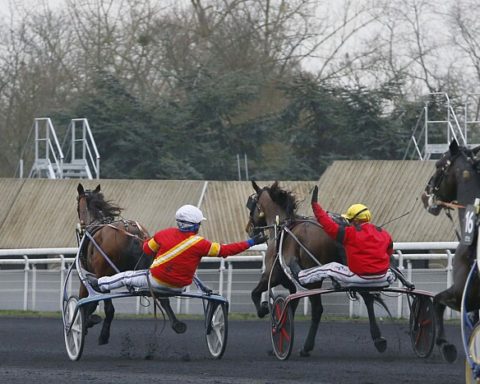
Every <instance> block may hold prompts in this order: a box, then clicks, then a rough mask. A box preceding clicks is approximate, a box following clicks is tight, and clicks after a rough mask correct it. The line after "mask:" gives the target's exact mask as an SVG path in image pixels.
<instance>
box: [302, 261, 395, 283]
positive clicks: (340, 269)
mask: <svg viewBox="0 0 480 384" xmlns="http://www.w3.org/2000/svg"><path fill="white" fill-rule="evenodd" d="M326 277H330V278H331V279H332V280H335V281H336V282H338V283H339V284H340V286H342V287H350V286H356V287H358V286H360V287H362V286H364V287H388V286H389V285H390V284H391V283H393V282H394V281H395V275H394V274H393V272H392V271H391V270H390V269H389V270H388V271H387V272H386V273H384V274H380V275H369V276H359V275H357V274H355V273H353V272H352V271H350V269H349V268H348V267H347V266H346V265H343V264H340V263H336V262H332V263H328V264H325V265H321V266H318V267H313V268H308V269H304V270H302V271H300V272H299V273H298V280H299V281H300V284H302V285H305V284H310V283H316V282H318V281H322V280H323V279H325V278H326Z"/></svg>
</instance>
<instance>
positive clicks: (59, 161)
mask: <svg viewBox="0 0 480 384" xmlns="http://www.w3.org/2000/svg"><path fill="white" fill-rule="evenodd" d="M39 122H45V123H46V130H45V138H44V139H40V138H39V136H38V129H39ZM34 125H35V163H36V162H37V161H38V160H39V159H40V157H39V153H38V152H39V150H38V141H40V140H45V143H46V147H45V152H46V153H45V157H44V159H45V160H47V161H48V162H50V163H51V161H50V158H49V155H50V153H51V155H52V156H53V159H54V161H55V165H56V171H57V172H56V173H57V174H58V175H57V176H58V178H60V179H61V178H62V175H63V160H64V156H63V151H62V147H61V146H60V143H59V141H58V138H57V134H56V133H55V129H54V128H53V124H52V120H51V119H50V118H49V117H38V118H35V120H34ZM50 135H51V136H52V137H53V140H54V143H55V146H53V144H52V140H51V139H50ZM48 149H50V151H48ZM57 153H58V154H59V156H58V157H57V155H56V154H57ZM35 163H34V166H35Z"/></svg>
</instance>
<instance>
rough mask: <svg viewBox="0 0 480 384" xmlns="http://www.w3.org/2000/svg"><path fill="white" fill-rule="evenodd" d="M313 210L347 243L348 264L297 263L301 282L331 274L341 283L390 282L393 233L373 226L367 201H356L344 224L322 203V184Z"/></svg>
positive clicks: (334, 235)
mask: <svg viewBox="0 0 480 384" xmlns="http://www.w3.org/2000/svg"><path fill="white" fill-rule="evenodd" d="M312 209H313V213H314V214H315V217H316V219H317V221H318V222H319V223H320V225H321V226H322V227H323V229H324V230H325V232H326V233H327V234H328V235H329V236H330V237H331V238H332V239H334V240H335V241H337V242H338V243H339V244H341V245H342V246H343V251H344V254H345V261H346V265H344V264H340V263H337V262H332V263H328V264H325V265H321V266H319V267H313V268H309V269H305V270H300V266H299V265H298V264H297V263H296V262H293V263H292V264H290V269H291V271H292V274H293V275H294V277H296V278H297V280H298V281H299V283H300V284H302V285H305V284H310V283H314V282H317V281H322V280H323V279H324V278H325V277H331V278H332V279H333V280H334V281H336V282H338V283H340V285H345V286H350V285H355V286H357V285H360V286H361V285H364V286H376V285H389V284H390V283H392V282H393V281H394V280H395V274H394V273H393V272H392V271H391V270H390V269H389V267H390V258H391V256H392V253H393V242H392V238H391V236H390V234H389V233H388V232H387V231H386V230H385V229H383V228H380V227H377V226H375V225H373V224H372V223H371V222H370V221H371V219H372V214H371V213H370V210H369V209H368V208H367V207H366V206H365V205H363V204H353V205H352V206H350V207H349V208H348V210H347V212H346V213H345V214H343V215H342V216H343V217H344V218H345V219H346V220H347V221H348V222H347V223H346V225H342V224H339V223H337V222H336V221H334V220H333V219H332V218H331V217H330V216H329V215H328V213H327V212H325V211H324V210H323V208H322V207H321V206H320V204H318V187H317V186H315V188H314V190H313V194H312Z"/></svg>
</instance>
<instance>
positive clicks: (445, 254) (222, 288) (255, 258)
mask: <svg viewBox="0 0 480 384" xmlns="http://www.w3.org/2000/svg"><path fill="white" fill-rule="evenodd" d="M457 245H458V243H457V242H442V243H427V242H424V243H395V244H394V250H395V253H394V258H395V259H396V260H397V261H398V267H399V269H400V270H401V271H403V272H404V273H405V275H406V277H407V279H408V280H410V281H412V282H414V283H415V284H416V286H417V288H420V289H424V290H429V291H431V292H433V293H437V292H440V291H442V290H444V289H446V288H448V287H449V286H450V285H451V284H452V281H453V276H452V270H453V267H452V259H453V255H454V250H455V249H456V247H457ZM265 249H266V247H265V245H260V246H256V247H253V248H251V250H253V251H257V252H258V254H253V255H252V254H250V252H249V254H248V255H247V254H245V255H237V256H230V257H227V258H226V259H222V258H204V259H203V260H202V263H201V265H200V268H199V270H198V274H199V276H200V277H201V278H202V280H204V281H205V282H206V284H207V285H209V286H210V287H211V288H213V289H214V290H216V291H218V292H219V293H220V294H222V295H224V296H225V297H226V298H227V299H228V300H229V301H230V309H231V311H233V312H247V313H249V312H250V313H251V312H253V310H254V308H253V305H252V303H251V300H250V292H251V290H252V289H253V287H254V286H255V285H256V284H257V283H258V280H259V277H260V274H261V273H262V271H263V269H264V264H263V258H264V252H265ZM413 252H414V253H413ZM432 252H434V253H432ZM76 253H77V248H40V249H3V250H0V276H1V277H0V309H19V310H47V311H58V310H59V309H60V308H61V306H62V299H63V296H62V294H63V286H64V281H65V275H66V272H67V270H68V267H69V265H70V264H71V263H73V262H74V257H73V256H74V255H75V254H76ZM46 255H48V256H50V257H42V258H35V256H46ZM7 257H8V258H7ZM418 261H428V262H438V261H440V262H441V263H442V265H441V266H437V267H435V268H432V267H429V268H414V267H413V264H414V263H415V262H418ZM212 263H213V264H216V266H217V268H214V269H212V268H211V265H212ZM253 264H254V266H252V265H253ZM18 266H22V268H18ZM39 266H43V267H44V268H43V269H40V268H39ZM12 267H13V268H12ZM73 280H75V281H73ZM79 284H80V282H79V281H78V279H70V280H69V287H68V291H69V294H76V293H77V292H78V287H79ZM327 284H328V283H327ZM15 287H16V288H15ZM276 291H277V292H279V293H283V292H285V293H287V292H286V291H285V290H283V288H276ZM335 295H337V294H332V297H331V296H330V295H328V297H325V299H324V304H325V307H326V313H332V312H333V313H336V314H343V315H347V316H350V317H357V316H360V317H363V316H365V315H366V313H365V309H364V306H363V305H362V304H361V303H360V302H356V301H351V300H350V301H349V300H345V296H344V294H339V295H340V296H339V295H337V296H335ZM47 296H48V297H50V298H51V299H50V301H48V302H47V301H46V300H47V299H46V298H47ZM2 297H3V299H2ZM15 297H16V298H15ZM40 299H42V300H43V302H42V301H41V300H40ZM122 300H123V299H122ZM142 300H143V301H142ZM388 301H389V304H390V305H389V306H390V307H395V311H394V312H393V314H394V316H395V317H397V318H402V317H405V316H408V313H409V312H408V311H407V310H408V307H407V303H406V299H405V297H404V296H403V295H398V296H395V297H391V298H388ZM387 304H388V303H387ZM115 306H116V308H117V311H118V312H120V313H122V312H125V313H136V314H141V313H150V312H151V310H152V308H151V306H150V307H145V299H142V298H139V297H135V298H131V300H130V298H129V299H125V302H124V303H123V304H122V305H117V303H116V304H115ZM200 306H201V303H199V302H198V300H197V301H195V300H192V299H183V298H182V299H177V301H176V310H177V313H186V314H189V313H201V312H200V311H201V307H200ZM329 307H330V308H329ZM303 313H304V314H305V315H306V314H308V313H309V302H308V299H304V300H303ZM445 316H446V318H449V319H450V318H454V317H455V318H456V316H457V315H456V314H455V312H453V311H451V310H447V311H446V314H445Z"/></svg>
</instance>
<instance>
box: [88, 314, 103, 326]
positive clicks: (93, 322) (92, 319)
mask: <svg viewBox="0 0 480 384" xmlns="http://www.w3.org/2000/svg"><path fill="white" fill-rule="evenodd" d="M101 322H102V318H101V317H100V316H98V315H95V314H93V315H90V316H89V317H88V321H87V328H92V327H93V326H94V325H97V324H98V323H101Z"/></svg>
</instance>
